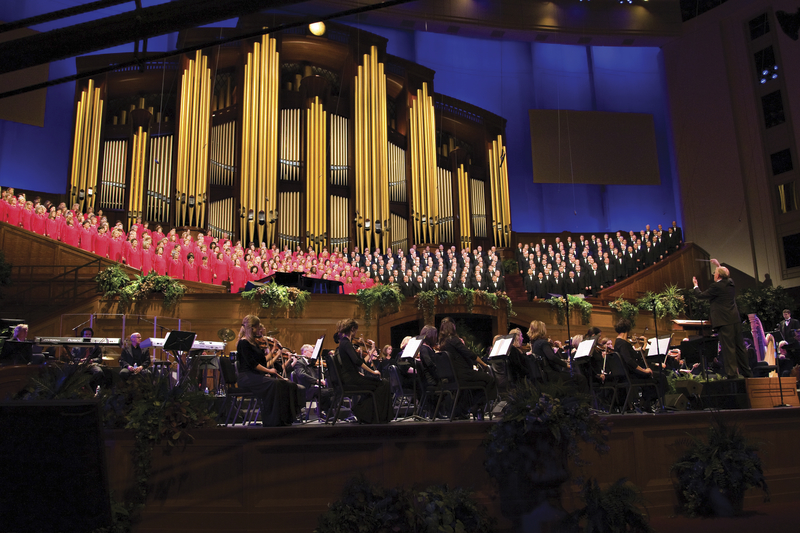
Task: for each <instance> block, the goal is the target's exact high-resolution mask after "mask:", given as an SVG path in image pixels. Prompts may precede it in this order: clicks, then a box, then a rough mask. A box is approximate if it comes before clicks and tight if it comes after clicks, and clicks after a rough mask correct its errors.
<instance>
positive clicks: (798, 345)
mask: <svg viewBox="0 0 800 533" xmlns="http://www.w3.org/2000/svg"><path fill="white" fill-rule="evenodd" d="M798 329H800V320H797V319H796V318H792V312H791V311H789V310H788V309H784V310H783V320H781V322H780V324H778V330H779V331H780V333H781V336H782V337H783V340H784V341H786V353H787V355H788V356H789V358H790V359H791V360H792V361H793V362H794V364H796V365H797V364H800V341H798V339H797V334H796V333H795V331H796V330H798Z"/></svg>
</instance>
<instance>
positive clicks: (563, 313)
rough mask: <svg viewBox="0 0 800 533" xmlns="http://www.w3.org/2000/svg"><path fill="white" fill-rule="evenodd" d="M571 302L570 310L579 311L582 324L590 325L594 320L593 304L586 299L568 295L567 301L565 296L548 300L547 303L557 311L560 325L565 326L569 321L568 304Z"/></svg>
mask: <svg viewBox="0 0 800 533" xmlns="http://www.w3.org/2000/svg"><path fill="white" fill-rule="evenodd" d="M568 301H569V307H570V309H579V310H580V312H581V322H582V323H583V324H588V323H589V321H590V320H591V318H592V304H590V303H589V302H587V301H586V300H585V299H584V298H578V297H577V296H573V295H571V294H570V295H568V296H567V299H565V298H564V297H563V296H556V297H554V298H548V299H547V300H545V302H547V303H549V304H550V305H552V306H553V307H554V308H555V309H556V320H557V321H558V323H559V324H564V323H565V321H566V319H567V302H568Z"/></svg>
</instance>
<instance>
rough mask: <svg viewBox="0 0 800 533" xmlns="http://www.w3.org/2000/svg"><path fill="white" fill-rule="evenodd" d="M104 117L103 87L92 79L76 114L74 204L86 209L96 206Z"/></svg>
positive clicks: (71, 182) (72, 196)
mask: <svg viewBox="0 0 800 533" xmlns="http://www.w3.org/2000/svg"><path fill="white" fill-rule="evenodd" d="M102 119H103V100H102V98H101V97H100V87H95V84H94V80H89V86H88V87H87V88H86V89H85V90H83V91H82V92H81V97H80V100H79V101H78V107H77V111H76V114H75V138H74V140H73V146H72V171H71V173H70V204H71V205H74V204H79V205H80V209H81V211H83V212H85V211H89V210H93V209H94V203H95V196H96V195H95V192H96V191H97V168H98V160H99V153H100V130H101V127H102ZM70 207H71V206H70Z"/></svg>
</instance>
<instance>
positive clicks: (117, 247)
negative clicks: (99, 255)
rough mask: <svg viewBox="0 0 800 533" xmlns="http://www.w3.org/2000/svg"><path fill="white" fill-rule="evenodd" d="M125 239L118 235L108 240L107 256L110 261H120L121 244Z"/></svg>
mask: <svg viewBox="0 0 800 533" xmlns="http://www.w3.org/2000/svg"><path fill="white" fill-rule="evenodd" d="M124 242H125V241H124V240H123V237H122V236H121V235H120V236H119V237H117V238H114V237H112V238H111V239H110V240H109V241H108V243H109V244H108V258H109V259H111V260H112V261H116V262H117V263H119V262H121V261H122V244H123V243H124Z"/></svg>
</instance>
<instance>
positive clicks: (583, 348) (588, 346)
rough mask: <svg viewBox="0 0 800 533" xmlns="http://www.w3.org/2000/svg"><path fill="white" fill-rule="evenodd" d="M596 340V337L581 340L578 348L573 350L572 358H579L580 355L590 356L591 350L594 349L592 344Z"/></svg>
mask: <svg viewBox="0 0 800 533" xmlns="http://www.w3.org/2000/svg"><path fill="white" fill-rule="evenodd" d="M596 342H597V339H588V340H585V341H581V343H580V344H579V345H578V349H577V350H576V351H575V355H574V356H572V359H580V358H581V357H591V355H592V350H593V349H594V345H595V343H596Z"/></svg>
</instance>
